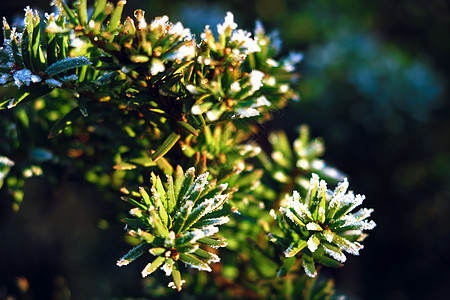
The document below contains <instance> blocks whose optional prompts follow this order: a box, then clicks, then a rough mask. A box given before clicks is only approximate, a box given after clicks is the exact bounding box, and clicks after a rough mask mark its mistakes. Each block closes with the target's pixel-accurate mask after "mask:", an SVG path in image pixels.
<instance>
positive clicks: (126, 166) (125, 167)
mask: <svg viewBox="0 0 450 300" xmlns="http://www.w3.org/2000/svg"><path fill="white" fill-rule="evenodd" d="M113 168H114V169H116V170H121V171H123V170H134V169H136V165H133V164H130V163H127V162H124V161H123V162H121V163H118V164H117V165H115V166H114V167H113Z"/></svg>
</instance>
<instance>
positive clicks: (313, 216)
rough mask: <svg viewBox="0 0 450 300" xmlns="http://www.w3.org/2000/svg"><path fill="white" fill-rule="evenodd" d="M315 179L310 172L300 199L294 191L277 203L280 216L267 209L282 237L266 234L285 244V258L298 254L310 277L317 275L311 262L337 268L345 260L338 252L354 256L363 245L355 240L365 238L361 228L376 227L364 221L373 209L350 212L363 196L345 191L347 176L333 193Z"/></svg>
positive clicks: (273, 239) (371, 222)
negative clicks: (307, 184)
mask: <svg viewBox="0 0 450 300" xmlns="http://www.w3.org/2000/svg"><path fill="white" fill-rule="evenodd" d="M319 180H320V178H319V176H317V174H313V176H312V178H311V181H310V183H309V190H308V193H307V195H306V196H305V197H304V198H303V199H301V198H300V195H299V193H298V192H297V191H294V193H293V195H292V197H289V198H286V199H285V200H284V201H283V202H282V203H281V207H280V212H281V214H282V217H281V218H278V217H276V216H275V212H274V211H272V212H271V214H272V215H273V216H274V218H275V219H276V220H277V223H278V225H279V226H280V227H281V229H282V231H283V232H284V236H283V237H279V236H276V235H273V234H270V238H271V239H272V241H273V242H275V243H278V244H280V245H282V246H285V245H289V246H288V247H287V249H286V250H285V251H284V255H285V257H287V258H288V259H289V258H291V257H294V256H296V255H297V254H298V253H302V261H303V268H304V270H305V273H306V274H307V275H308V276H310V277H315V276H316V275H317V272H316V267H315V262H318V263H320V264H323V265H325V266H328V267H338V266H341V263H344V262H345V261H346V259H347V258H346V257H345V255H344V253H343V252H342V251H345V252H347V253H349V254H353V255H358V254H359V251H360V250H361V249H362V248H363V246H362V245H361V244H360V243H359V242H361V241H363V240H364V239H365V238H366V237H367V234H365V233H363V230H371V229H373V228H374V227H375V226H376V224H375V222H374V221H370V222H369V221H367V218H368V217H370V214H371V213H372V212H373V209H367V208H362V209H360V210H359V211H357V212H354V213H350V212H351V211H353V210H354V209H355V208H356V207H357V206H359V205H361V204H362V202H363V200H364V199H365V197H364V196H361V195H356V196H355V195H354V194H353V192H351V191H349V192H347V189H348V182H347V179H344V181H343V182H341V183H340V184H339V185H338V186H337V188H336V189H335V190H334V192H331V191H329V190H328V189H327V183H326V182H325V180H320V182H319ZM286 269H289V267H287V268H286ZM285 273H286V271H283V275H284V274H285Z"/></svg>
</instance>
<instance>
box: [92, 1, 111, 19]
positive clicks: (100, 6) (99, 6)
mask: <svg viewBox="0 0 450 300" xmlns="http://www.w3.org/2000/svg"><path fill="white" fill-rule="evenodd" d="M106 1H107V0H97V1H95V4H94V12H93V13H92V17H91V19H92V20H94V19H95V18H97V16H98V15H100V13H101V12H103V11H104V10H105V7H106Z"/></svg>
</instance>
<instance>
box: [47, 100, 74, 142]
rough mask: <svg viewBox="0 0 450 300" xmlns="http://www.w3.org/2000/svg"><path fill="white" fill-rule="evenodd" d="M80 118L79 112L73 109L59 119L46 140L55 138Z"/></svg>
mask: <svg viewBox="0 0 450 300" xmlns="http://www.w3.org/2000/svg"><path fill="white" fill-rule="evenodd" d="M80 117H81V112H80V110H79V109H78V107H75V108H73V109H72V110H71V111H70V112H69V113H68V114H67V115H65V116H64V117H63V118H61V119H60V120H59V121H58V122H56V124H55V125H53V127H52V129H51V130H50V133H49V135H48V138H52V137H55V136H57V135H59V134H60V133H61V132H63V130H64V128H66V127H67V126H69V125H70V124H72V123H73V122H75V121H76V120H77V119H79V118H80Z"/></svg>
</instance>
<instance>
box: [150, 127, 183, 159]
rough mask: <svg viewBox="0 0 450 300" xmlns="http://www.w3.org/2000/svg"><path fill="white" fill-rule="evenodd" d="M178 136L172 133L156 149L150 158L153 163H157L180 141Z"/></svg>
mask: <svg viewBox="0 0 450 300" xmlns="http://www.w3.org/2000/svg"><path fill="white" fill-rule="evenodd" d="M180 137H181V136H180V135H179V134H177V133H175V132H172V133H171V134H170V135H169V136H168V137H167V138H166V140H165V141H164V142H163V143H162V144H161V145H160V146H159V147H158V149H156V151H155V153H153V155H152V158H153V161H157V160H158V159H160V158H161V157H163V156H164V154H166V153H167V152H168V151H169V150H170V149H172V147H173V146H174V145H175V143H176V142H177V141H178V140H179V139H180Z"/></svg>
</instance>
